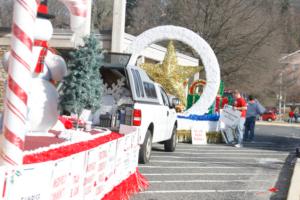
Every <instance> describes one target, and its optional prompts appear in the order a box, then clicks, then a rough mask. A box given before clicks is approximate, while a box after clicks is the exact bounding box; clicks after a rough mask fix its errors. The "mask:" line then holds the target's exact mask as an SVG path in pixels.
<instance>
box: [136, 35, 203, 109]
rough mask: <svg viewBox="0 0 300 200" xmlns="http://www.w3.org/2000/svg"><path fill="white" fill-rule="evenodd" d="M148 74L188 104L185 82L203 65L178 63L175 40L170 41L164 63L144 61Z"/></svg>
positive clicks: (183, 102) (142, 66) (144, 67)
mask: <svg viewBox="0 0 300 200" xmlns="http://www.w3.org/2000/svg"><path fill="white" fill-rule="evenodd" d="M141 68H143V69H144V70H145V71H146V72H147V74H148V75H149V76H150V77H151V78H152V79H153V80H154V81H155V82H157V83H159V84H161V85H162V86H163V87H164V89H165V90H166V91H167V92H168V93H169V94H171V95H174V96H176V97H177V98H179V100H180V101H181V103H182V104H184V105H186V97H185V92H184V91H185V86H184V82H185V81H186V79H188V78H190V77H191V76H192V75H194V74H195V73H197V72H200V71H201V70H202V69H203V67H200V66H181V65H178V62H177V56H176V51H175V47H174V45H173V41H170V42H169V43H168V47H167V52H166V55H165V57H164V60H163V63H162V64H150V63H144V64H142V65H141Z"/></svg>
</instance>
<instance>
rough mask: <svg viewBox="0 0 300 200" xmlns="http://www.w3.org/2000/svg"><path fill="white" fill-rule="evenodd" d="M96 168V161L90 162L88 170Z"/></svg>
mask: <svg viewBox="0 0 300 200" xmlns="http://www.w3.org/2000/svg"><path fill="white" fill-rule="evenodd" d="M95 168H96V162H93V163H90V164H88V166H87V168H86V171H87V172H90V171H93V170H95Z"/></svg>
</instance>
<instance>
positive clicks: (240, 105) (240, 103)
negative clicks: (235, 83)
mask: <svg viewBox="0 0 300 200" xmlns="http://www.w3.org/2000/svg"><path fill="white" fill-rule="evenodd" d="M234 98H235V102H234V109H236V110H238V111H240V112H241V117H240V120H239V123H238V126H237V137H238V143H237V144H236V145H235V147H238V148H239V147H242V146H243V136H244V125H245V121H246V111H247V103H246V100H245V99H244V98H243V97H242V96H241V93H240V92H239V91H238V90H235V91H234Z"/></svg>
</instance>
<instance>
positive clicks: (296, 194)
mask: <svg viewBox="0 0 300 200" xmlns="http://www.w3.org/2000/svg"><path fill="white" fill-rule="evenodd" d="M287 200H300V158H297V161H296V163H295V168H294V172H293V176H292V180H291V184H290V188H289V193H288V198H287Z"/></svg>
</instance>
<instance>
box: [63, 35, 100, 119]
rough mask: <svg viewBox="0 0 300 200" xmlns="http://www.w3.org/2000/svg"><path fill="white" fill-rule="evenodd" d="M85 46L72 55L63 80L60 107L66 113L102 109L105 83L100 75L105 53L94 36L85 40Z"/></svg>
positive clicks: (78, 113)
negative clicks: (67, 71)
mask: <svg viewBox="0 0 300 200" xmlns="http://www.w3.org/2000/svg"><path fill="white" fill-rule="evenodd" d="M84 43H85V44H84V46H81V47H79V48H78V49H76V50H75V51H73V52H71V53H70V58H71V59H70V60H69V61H68V63H67V64H68V70H69V73H68V75H67V76H66V77H65V78H64V80H63V85H62V95H61V97H60V106H61V109H62V110H64V111H68V112H72V113H76V114H77V116H79V115H80V113H81V112H82V110H83V109H90V110H92V112H93V111H95V110H97V109H98V108H99V107H100V98H101V95H102V88H103V82H102V79H101V75H100V73H99V70H100V67H101V65H102V64H101V63H102V62H103V51H102V47H101V45H100V43H99V41H98V40H97V39H96V37H95V36H94V35H91V36H89V37H86V38H84Z"/></svg>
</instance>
